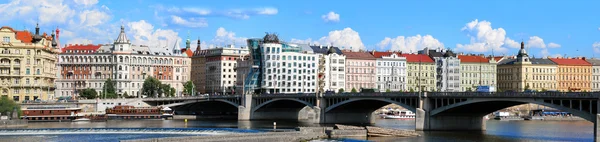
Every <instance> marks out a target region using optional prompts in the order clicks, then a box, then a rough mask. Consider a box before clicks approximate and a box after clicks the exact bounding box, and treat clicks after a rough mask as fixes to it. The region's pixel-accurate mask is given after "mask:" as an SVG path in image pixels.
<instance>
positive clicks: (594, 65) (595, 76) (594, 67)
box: [586, 58, 600, 92]
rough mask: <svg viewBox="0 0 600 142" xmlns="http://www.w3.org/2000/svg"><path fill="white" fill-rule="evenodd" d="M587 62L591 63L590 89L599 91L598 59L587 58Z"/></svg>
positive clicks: (599, 64) (599, 73)
mask: <svg viewBox="0 0 600 142" xmlns="http://www.w3.org/2000/svg"><path fill="white" fill-rule="evenodd" d="M586 61H587V62H589V63H590V64H592V91H593V92H598V91H600V60H599V59H594V58H592V59H587V60H586Z"/></svg>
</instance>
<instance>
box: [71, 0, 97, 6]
mask: <svg viewBox="0 0 600 142" xmlns="http://www.w3.org/2000/svg"><path fill="white" fill-rule="evenodd" d="M74 1H75V3H76V4H79V5H84V6H91V5H95V4H97V3H98V0H74Z"/></svg>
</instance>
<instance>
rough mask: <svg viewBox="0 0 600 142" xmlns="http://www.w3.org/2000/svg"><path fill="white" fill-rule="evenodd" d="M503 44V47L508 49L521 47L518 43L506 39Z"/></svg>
mask: <svg viewBox="0 0 600 142" xmlns="http://www.w3.org/2000/svg"><path fill="white" fill-rule="evenodd" d="M504 44H505V46H507V47H510V48H520V47H521V44H520V43H518V42H516V41H514V40H512V39H510V38H508V37H507V38H506V39H505V40H504Z"/></svg>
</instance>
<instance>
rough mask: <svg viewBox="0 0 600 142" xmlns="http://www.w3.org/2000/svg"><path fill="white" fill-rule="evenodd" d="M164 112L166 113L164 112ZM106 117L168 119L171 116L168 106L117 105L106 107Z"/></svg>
mask: <svg viewBox="0 0 600 142" xmlns="http://www.w3.org/2000/svg"><path fill="white" fill-rule="evenodd" d="M165 113H166V114H165ZM106 116H107V117H108V119H124V120H127V119H163V118H166V119H168V118H169V117H173V115H172V111H171V109H170V108H166V109H165V108H163V107H134V106H128V105H119V106H115V107H113V108H107V109H106Z"/></svg>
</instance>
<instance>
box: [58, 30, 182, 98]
mask: <svg viewBox="0 0 600 142" xmlns="http://www.w3.org/2000/svg"><path fill="white" fill-rule="evenodd" d="M189 46H190V43H189V39H188V40H187V42H186V48H185V49H180V48H179V47H176V46H173V47H172V48H171V47H148V46H143V45H132V44H131V43H130V41H129V40H128V39H127V36H126V35H125V29H124V27H123V26H121V33H120V34H119V36H118V38H117V40H115V42H114V43H113V44H105V45H68V46H65V47H64V48H63V49H62V50H63V51H62V53H61V54H59V56H58V64H59V71H60V74H59V76H58V78H57V80H56V86H57V89H56V92H57V94H58V96H71V97H77V96H78V95H79V94H78V92H79V91H81V90H84V89H87V88H92V89H95V90H96V91H97V92H98V94H99V95H101V97H102V95H103V93H104V90H103V87H104V82H105V81H106V80H107V79H109V78H110V79H112V80H113V81H114V83H115V84H114V86H115V89H116V93H117V94H118V95H123V96H124V94H127V96H136V97H142V95H146V96H149V95H148V94H142V92H141V91H142V86H143V83H144V80H145V79H146V78H148V77H154V78H157V79H158V80H160V81H161V83H163V84H169V85H171V87H173V88H175V90H176V95H181V92H182V91H183V84H184V83H185V82H186V81H189V80H190V66H191V59H190V58H189V57H190V56H191V55H192V51H191V50H190V47H189ZM58 96H57V97H58ZM124 97H125V96H124Z"/></svg>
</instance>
